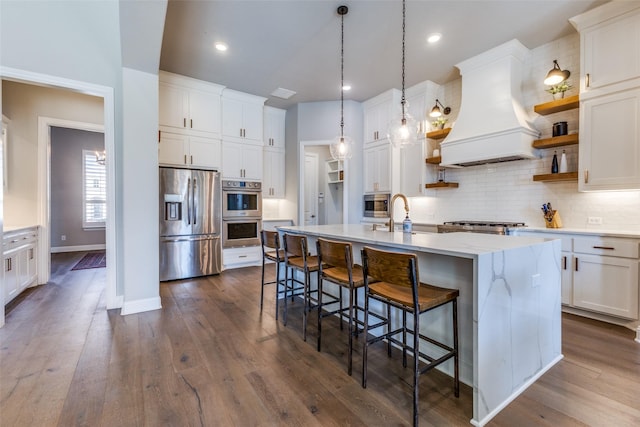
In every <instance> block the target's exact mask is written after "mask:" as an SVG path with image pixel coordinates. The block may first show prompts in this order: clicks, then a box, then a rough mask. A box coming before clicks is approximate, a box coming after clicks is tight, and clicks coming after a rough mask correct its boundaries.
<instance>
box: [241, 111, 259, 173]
mask: <svg viewBox="0 0 640 427" xmlns="http://www.w3.org/2000/svg"><path fill="white" fill-rule="evenodd" d="M263 108H264V107H263V106H262V105H258V104H251V103H247V104H244V106H243V109H242V124H243V126H242V127H243V129H244V132H243V135H244V138H246V139H249V140H252V141H256V142H260V143H262V133H263V129H262V127H263V126H262V123H263V112H262V109H263ZM261 169H262V167H261Z"/></svg>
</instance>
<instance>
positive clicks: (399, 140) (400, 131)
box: [387, 0, 418, 147]
mask: <svg viewBox="0 0 640 427" xmlns="http://www.w3.org/2000/svg"><path fill="white" fill-rule="evenodd" d="M405 22H406V2H405V0H402V99H401V100H400V105H401V107H402V115H401V116H400V117H397V118H395V119H393V120H391V122H390V123H389V129H388V131H387V137H388V138H389V140H391V143H392V144H393V146H394V147H402V146H404V145H412V144H415V143H417V142H418V123H417V122H416V120H415V119H414V118H413V117H412V116H411V115H410V114H409V113H408V112H407V109H408V106H407V101H406V98H405V95H404V61H405V53H404V50H405V49H404V44H405V42H404V40H405V30H406V23H405Z"/></svg>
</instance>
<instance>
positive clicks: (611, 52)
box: [570, 1, 640, 99]
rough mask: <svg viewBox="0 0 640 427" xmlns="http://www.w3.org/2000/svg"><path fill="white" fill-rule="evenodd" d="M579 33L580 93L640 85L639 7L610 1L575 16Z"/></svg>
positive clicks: (600, 91) (630, 3)
mask: <svg viewBox="0 0 640 427" xmlns="http://www.w3.org/2000/svg"><path fill="white" fill-rule="evenodd" d="M570 22H571V23H572V24H573V25H574V26H575V27H576V29H577V30H578V31H579V32H580V73H581V81H580V93H581V98H584V99H586V94H588V93H590V92H593V93H594V95H599V94H602V91H603V90H606V91H613V90H616V91H617V90H624V89H628V88H631V87H636V86H639V85H640V4H639V3H638V2H623V1H620V2H610V3H606V4H604V5H602V6H600V7H597V8H595V9H592V10H590V11H588V12H586V13H584V14H581V15H579V16H576V17H573V18H571V19H570Z"/></svg>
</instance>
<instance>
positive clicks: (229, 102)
mask: <svg viewBox="0 0 640 427" xmlns="http://www.w3.org/2000/svg"><path fill="white" fill-rule="evenodd" d="M265 100H266V98H262V97H260V96H255V95H250V94H248V93H243V92H237V91H234V90H230V89H225V90H224V91H223V93H222V135H223V139H224V140H225V141H235V142H245V141H248V142H254V143H259V144H260V145H262V144H263V142H262V139H263V120H264V118H263V114H264V112H263V109H264V101H265Z"/></svg>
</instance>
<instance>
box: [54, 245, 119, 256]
mask: <svg viewBox="0 0 640 427" xmlns="http://www.w3.org/2000/svg"><path fill="white" fill-rule="evenodd" d="M106 249H107V245H106V244H104V243H102V244H98V245H78V246H56V247H51V253H52V254H57V253H61V252H86V251H100V250H106Z"/></svg>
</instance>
